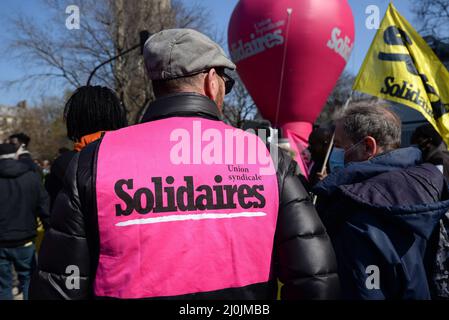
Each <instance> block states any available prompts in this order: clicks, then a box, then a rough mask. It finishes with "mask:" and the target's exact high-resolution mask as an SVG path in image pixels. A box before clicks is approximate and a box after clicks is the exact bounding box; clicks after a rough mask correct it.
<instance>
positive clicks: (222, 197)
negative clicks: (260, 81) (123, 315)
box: [95, 117, 279, 298]
mask: <svg viewBox="0 0 449 320" xmlns="http://www.w3.org/2000/svg"><path fill="white" fill-rule="evenodd" d="M229 137H233V141H234V143H230V138H229ZM245 139H246V140H245ZM237 140H238V141H239V142H237ZM242 141H246V142H247V143H248V141H251V143H252V144H249V147H246V148H245V151H244V152H243V153H242V152H239V151H238V150H239V149H238V148H239V147H238V146H239V143H241V142H242ZM240 146H241V144H240ZM258 152H259V154H262V155H264V156H265V157H260V158H259V157H257V158H256V159H255V160H254V157H253V156H254V155H255V154H257V153H258ZM242 154H244V157H243V158H242V157H241V156H242ZM267 159H268V160H267ZM262 160H264V161H262ZM266 160H267V161H266ZM262 162H263V163H262ZM261 173H262V174H261ZM96 196H97V210H98V224H99V235H100V257H99V265H98V269H97V274H96V278H95V294H96V295H97V296H108V297H116V298H144V297H147V298H149V297H160V296H176V295H183V294H189V293H197V292H207V291H214V290H220V289H225V288H233V287H242V286H247V285H251V284H255V283H261V282H266V281H268V280H269V279H270V271H271V270H270V267H271V257H272V251H273V241H274V233H275V227H276V221H277V214H278V207H279V196H278V182H277V178H276V173H275V168H274V165H273V161H272V159H271V157H270V156H269V153H268V150H267V148H266V146H265V145H264V143H263V142H262V140H260V139H259V138H258V137H256V136H255V135H252V134H249V133H246V132H244V131H242V130H238V129H235V128H232V127H230V126H228V125H226V124H224V123H223V122H221V121H213V120H206V119H201V118H189V117H176V118H168V119H164V120H158V121H154V122H149V123H144V124H140V125H136V126H131V127H128V128H124V129H121V130H118V131H115V132H109V133H106V135H105V137H104V138H103V140H102V142H101V144H100V147H99V151H98V159H97V172H96Z"/></svg>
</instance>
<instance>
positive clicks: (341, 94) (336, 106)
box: [315, 71, 379, 125]
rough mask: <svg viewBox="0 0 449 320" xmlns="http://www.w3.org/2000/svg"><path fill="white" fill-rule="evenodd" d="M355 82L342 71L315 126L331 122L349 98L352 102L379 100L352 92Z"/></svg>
mask: <svg viewBox="0 0 449 320" xmlns="http://www.w3.org/2000/svg"><path fill="white" fill-rule="evenodd" d="M354 81H355V76H354V75H352V74H350V73H348V72H346V71H344V72H343V73H342V74H341V76H340V78H339V79H338V80H337V83H336V84H335V87H334V89H333V90H332V93H331V94H330V95H329V97H328V98H327V101H326V104H325V105H324V107H323V110H322V111H321V113H320V115H319V116H318V119H317V120H316V122H315V123H316V124H317V125H320V124H326V123H329V122H331V121H332V119H333V118H334V115H335V114H336V113H337V112H339V111H340V110H341V109H342V108H343V107H344V106H345V104H346V102H347V101H348V99H349V97H351V100H352V102H357V101H371V100H379V98H377V97H374V96H371V95H367V94H365V93H361V92H358V91H353V90H352V86H353V84H354Z"/></svg>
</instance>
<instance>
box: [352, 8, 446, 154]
mask: <svg viewBox="0 0 449 320" xmlns="http://www.w3.org/2000/svg"><path fill="white" fill-rule="evenodd" d="M353 89H354V90H357V91H360V92H364V93H368V94H371V95H373V96H377V97H380V98H383V99H386V100H390V101H394V102H398V103H401V104H403V105H406V106H408V107H411V108H413V109H415V110H417V111H419V112H421V113H422V114H423V115H424V117H425V118H426V119H427V120H428V121H429V122H430V123H431V124H432V125H433V126H434V127H435V129H436V130H437V131H438V133H439V134H440V135H441V137H442V138H443V140H444V141H445V142H446V144H447V145H448V146H449V72H448V71H447V69H446V67H445V66H444V65H443V63H442V62H441V61H440V60H439V59H438V57H437V56H436V54H435V53H434V52H433V51H432V49H431V48H430V47H429V46H428V45H427V43H426V41H424V39H423V38H421V36H420V35H419V34H418V32H416V31H415V30H414V29H413V27H412V26H411V25H410V24H409V23H408V22H407V20H405V19H404V17H402V16H401V15H400V14H399V12H398V11H397V10H396V8H395V7H394V6H393V4H391V3H390V5H389V7H388V10H387V13H386V14H385V17H384V19H383V20H382V23H381V25H380V28H379V30H378V31H377V34H376V36H375V38H374V41H373V43H372V44H371V47H370V49H369V51H368V54H367V56H366V58H365V61H364V62H363V65H362V68H361V69H360V72H359V74H358V75H357V78H356V80H355V83H354V86H353Z"/></svg>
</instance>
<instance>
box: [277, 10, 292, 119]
mask: <svg viewBox="0 0 449 320" xmlns="http://www.w3.org/2000/svg"><path fill="white" fill-rule="evenodd" d="M292 12H293V9H291V8H288V9H287V14H288V17H287V31H286V33H285V46H284V53H283V55H282V65H281V80H280V82H279V95H278V101H277V106H276V118H275V125H276V126H278V118H279V107H280V105H281V98H282V87H283V84H284V70H285V60H286V56H287V46H288V34H289V30H290V17H291V14H292Z"/></svg>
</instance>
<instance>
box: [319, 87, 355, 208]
mask: <svg viewBox="0 0 449 320" xmlns="http://www.w3.org/2000/svg"><path fill="white" fill-rule="evenodd" d="M353 93H354V91H353V90H351V93H350V94H349V98H348V99H347V100H346V103H345V104H344V106H343V108H342V109H341V111H343V110H345V109H346V108H347V107H348V105H349V103H350V102H351V101H352V95H353ZM334 140H335V130H334V133H333V134H332V138H331V141H330V143H329V147H328V148H327V152H326V157H325V158H324V162H323V166H322V167H321V171H320V173H321V175H323V174H324V172H326V167H327V162H328V161H329V157H330V154H331V151H332V148H333V147H334ZM317 198H318V197H317V195H314V196H313V201H312V203H313V205H315V204H316V200H317Z"/></svg>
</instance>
